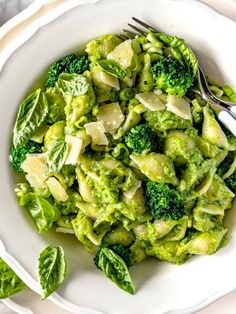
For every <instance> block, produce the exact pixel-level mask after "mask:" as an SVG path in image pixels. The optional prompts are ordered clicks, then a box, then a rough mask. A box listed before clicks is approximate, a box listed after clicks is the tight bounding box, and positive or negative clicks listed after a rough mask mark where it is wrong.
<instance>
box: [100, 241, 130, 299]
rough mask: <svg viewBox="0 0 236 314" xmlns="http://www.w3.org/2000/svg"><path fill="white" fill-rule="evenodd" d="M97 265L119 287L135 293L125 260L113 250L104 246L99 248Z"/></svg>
mask: <svg viewBox="0 0 236 314" xmlns="http://www.w3.org/2000/svg"><path fill="white" fill-rule="evenodd" d="M98 267H99V268H100V269H101V270H102V271H103V272H104V274H105V275H106V276H107V277H108V278H109V279H111V280H112V281H113V282H114V283H115V284H116V285H117V286H118V287H119V288H121V289H123V290H124V291H126V292H128V293H130V294H134V293H135V287H134V284H133V282H132V279H131V277H130V273H129V270H128V268H127V266H126V264H125V262H124V261H123V259H122V258H121V257H120V256H119V255H117V254H116V253H115V252H114V251H113V250H111V249H108V248H105V247H104V248H102V249H101V251H100V254H99V260H98Z"/></svg>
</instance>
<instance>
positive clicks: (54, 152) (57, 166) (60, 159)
mask: <svg viewBox="0 0 236 314" xmlns="http://www.w3.org/2000/svg"><path fill="white" fill-rule="evenodd" d="M67 155H68V144H67V143H66V142H65V141H63V140H59V141H58V142H55V143H54V145H53V146H52V148H51V149H50V150H49V151H48V155H47V159H46V167H47V172H48V173H58V172H59V171H60V170H61V168H62V167H63V166H64V164H65V161H66V157H67Z"/></svg>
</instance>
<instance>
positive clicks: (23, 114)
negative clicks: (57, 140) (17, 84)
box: [13, 89, 48, 147]
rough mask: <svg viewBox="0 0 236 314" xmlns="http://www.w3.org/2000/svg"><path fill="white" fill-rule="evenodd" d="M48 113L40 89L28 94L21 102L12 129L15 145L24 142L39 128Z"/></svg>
mask: <svg viewBox="0 0 236 314" xmlns="http://www.w3.org/2000/svg"><path fill="white" fill-rule="evenodd" d="M47 113H48V103H47V98H46V96H45V95H44V93H43V92H42V91H41V89H37V90H36V91H35V92H33V93H31V94H29V95H28V96H27V97H26V98H25V99H24V100H23V101H22V103H21V105H20V109H19V111H18V114H17V118H16V122H15V126H14V129H13V144H14V146H15V147H18V146H21V145H24V144H26V143H27V142H28V141H29V139H30V138H31V136H32V135H33V134H34V133H35V131H36V130H37V129H38V128H40V126H41V125H42V124H43V122H44V121H45V119H46V116H47Z"/></svg>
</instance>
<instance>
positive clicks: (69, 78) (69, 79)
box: [57, 73, 89, 96]
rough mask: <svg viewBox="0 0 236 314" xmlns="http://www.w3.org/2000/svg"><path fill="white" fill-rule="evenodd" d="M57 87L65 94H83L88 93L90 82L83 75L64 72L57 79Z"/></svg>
mask: <svg viewBox="0 0 236 314" xmlns="http://www.w3.org/2000/svg"><path fill="white" fill-rule="evenodd" d="M57 88H58V89H59V90H60V91H61V92H62V93H63V94H67V95H72V96H81V95H84V94H86V93H87V91H88V89H89V82H88V81H87V79H86V78H85V77H84V76H83V75H79V74H68V73H62V74H61V75H60V76H59V79H58V81H57Z"/></svg>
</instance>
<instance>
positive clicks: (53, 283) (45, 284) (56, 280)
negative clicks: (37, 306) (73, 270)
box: [38, 245, 66, 300]
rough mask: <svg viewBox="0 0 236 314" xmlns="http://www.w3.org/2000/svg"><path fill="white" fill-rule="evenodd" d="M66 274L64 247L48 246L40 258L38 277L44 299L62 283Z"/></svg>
mask: <svg viewBox="0 0 236 314" xmlns="http://www.w3.org/2000/svg"><path fill="white" fill-rule="evenodd" d="M65 274H66V260H65V255H64V251H63V248H62V247H60V246H59V247H55V246H53V245H49V246H47V247H46V248H45V249H44V250H43V251H42V252H41V253H40V255H39V258H38V277H39V282H40V286H41V289H42V295H41V298H42V300H44V299H45V298H47V297H48V296H49V295H50V294H52V293H53V292H54V291H55V290H57V289H58V288H59V287H60V285H61V284H62V282H63V280H64V278H65Z"/></svg>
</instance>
